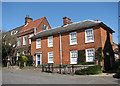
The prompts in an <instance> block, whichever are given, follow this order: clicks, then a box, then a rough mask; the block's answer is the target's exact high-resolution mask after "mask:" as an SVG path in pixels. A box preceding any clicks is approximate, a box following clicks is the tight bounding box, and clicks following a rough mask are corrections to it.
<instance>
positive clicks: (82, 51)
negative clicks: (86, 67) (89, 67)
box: [78, 50, 85, 64]
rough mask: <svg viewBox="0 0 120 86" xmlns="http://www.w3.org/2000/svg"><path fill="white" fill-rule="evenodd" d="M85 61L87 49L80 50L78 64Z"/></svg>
mask: <svg viewBox="0 0 120 86" xmlns="http://www.w3.org/2000/svg"><path fill="white" fill-rule="evenodd" d="M84 63H85V50H78V64H84Z"/></svg>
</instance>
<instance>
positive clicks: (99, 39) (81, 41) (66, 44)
mask: <svg viewBox="0 0 120 86" xmlns="http://www.w3.org/2000/svg"><path fill="white" fill-rule="evenodd" d="M87 29H89V28H87ZM93 29H94V42H93V43H85V29H80V30H77V31H75V32H77V43H78V44H77V45H70V38H69V33H70V32H66V33H62V34H61V36H62V37H61V42H62V64H70V51H71V50H83V49H89V48H95V50H96V49H97V48H99V47H104V45H105V41H106V37H107V31H106V30H105V29H103V28H102V27H100V26H95V27H93ZM72 32H74V31H72ZM47 38H48V37H42V38H41V49H36V39H33V40H32V44H31V50H32V51H31V54H32V55H33V56H34V60H35V59H36V58H35V52H42V59H41V60H42V64H47V62H48V52H50V51H53V55H54V56H53V58H54V65H56V64H60V47H59V46H60V45H59V41H60V40H59V34H56V35H54V37H53V47H52V48H48V47H47V46H48V45H47V40H48V39H47ZM110 40H111V43H112V34H111V35H110ZM102 64H104V62H103V63H102Z"/></svg>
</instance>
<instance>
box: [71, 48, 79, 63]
mask: <svg viewBox="0 0 120 86" xmlns="http://www.w3.org/2000/svg"><path fill="white" fill-rule="evenodd" d="M73 51H77V50H73ZM71 52H72V51H70V64H77V62H71V61H72V59H71V57H72V56H71ZM77 60H78V51H77Z"/></svg>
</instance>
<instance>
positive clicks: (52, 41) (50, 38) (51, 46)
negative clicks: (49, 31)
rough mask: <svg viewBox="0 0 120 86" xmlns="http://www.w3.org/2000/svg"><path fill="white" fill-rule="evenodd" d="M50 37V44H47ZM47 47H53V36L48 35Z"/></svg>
mask: <svg viewBox="0 0 120 86" xmlns="http://www.w3.org/2000/svg"><path fill="white" fill-rule="evenodd" d="M51 38H52V45H50V44H49V41H50V39H51ZM48 47H53V36H49V37H48Z"/></svg>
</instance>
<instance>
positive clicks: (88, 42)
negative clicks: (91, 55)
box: [85, 41, 94, 44]
mask: <svg viewBox="0 0 120 86" xmlns="http://www.w3.org/2000/svg"><path fill="white" fill-rule="evenodd" d="M87 43H94V41H89V42H85V44H87Z"/></svg>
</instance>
